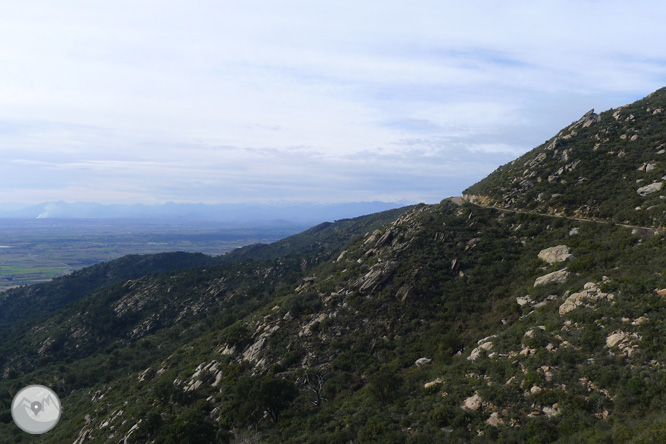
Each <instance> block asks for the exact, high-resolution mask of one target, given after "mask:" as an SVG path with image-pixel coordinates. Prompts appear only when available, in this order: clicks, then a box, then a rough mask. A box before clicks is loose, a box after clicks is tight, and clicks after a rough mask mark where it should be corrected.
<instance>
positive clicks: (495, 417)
mask: <svg viewBox="0 0 666 444" xmlns="http://www.w3.org/2000/svg"><path fill="white" fill-rule="evenodd" d="M486 424H488V425H489V426H491V427H498V426H501V425H502V424H504V420H503V419H502V418H500V416H499V413H497V412H493V413H491V414H490V417H489V418H488V419H486Z"/></svg>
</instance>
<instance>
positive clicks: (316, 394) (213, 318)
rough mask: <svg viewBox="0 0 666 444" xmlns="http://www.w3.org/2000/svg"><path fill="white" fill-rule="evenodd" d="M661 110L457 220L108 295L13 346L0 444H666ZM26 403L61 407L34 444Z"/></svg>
mask: <svg viewBox="0 0 666 444" xmlns="http://www.w3.org/2000/svg"><path fill="white" fill-rule="evenodd" d="M664 95H666V93H665V92H664V91H658V92H657V93H655V94H653V95H652V96H649V97H648V98H646V99H644V100H643V101H639V102H637V104H633V105H630V106H628V107H625V108H622V109H620V110H614V111H611V112H608V113H602V114H601V115H600V116H596V115H593V114H588V115H586V116H585V117H584V118H583V119H581V120H580V121H578V122H576V123H574V124H573V125H572V126H570V127H569V128H567V129H566V130H563V131H562V132H561V133H560V134H559V135H558V136H557V137H556V138H554V139H551V141H549V142H548V143H547V145H545V146H543V147H540V148H537V149H536V150H535V151H533V152H532V153H528V154H527V155H526V156H525V157H523V158H521V159H519V160H518V161H516V162H514V163H513V164H510V165H508V166H505V167H502V168H501V169H500V170H498V172H496V173H494V174H493V175H491V176H490V177H489V178H488V179H486V180H484V181H482V182H481V183H479V184H477V185H475V186H474V187H472V188H471V189H470V190H469V192H468V199H467V201H463V200H462V199H447V200H444V201H442V202H441V203H440V204H437V205H419V206H416V207H413V208H410V209H407V210H405V211H404V212H399V211H398V212H393V213H386V214H384V215H374V216H369V217H367V218H361V219H357V220H352V221H341V222H336V223H335V224H332V225H323V226H319V227H315V228H313V229H312V230H309V231H307V232H305V233H303V234H302V235H300V236H297V237H294V238H291V239H287V240H285V241H281V242H280V243H276V244H274V245H272V246H271V245H269V246H254V247H250V248H247V249H245V250H242V251H239V252H237V253H234V255H231V256H229V257H227V258H224V259H223V260H220V261H218V262H216V263H214V264H206V265H205V266H201V267H198V268H190V269H179V270H176V269H173V270H170V271H167V272H165V273H161V274H158V273H153V274H146V275H143V276H141V277H136V278H132V279H130V280H124V281H121V282H117V283H115V284H114V283H106V284H105V285H103V286H102V287H100V288H98V289H95V290H94V291H93V292H92V293H90V294H86V295H83V296H82V297H80V298H78V299H77V300H75V301H72V302H71V303H69V304H68V305H66V306H64V307H60V308H58V309H57V310H55V311H51V312H50V313H49V314H48V315H46V317H44V318H42V319H39V320H26V322H25V323H23V324H21V325H18V326H13V327H12V329H10V330H7V331H6V332H3V334H4V335H5V336H4V339H5V340H4V341H3V342H2V343H1V344H0V372H1V373H0V376H1V379H0V393H2V394H3V395H2V397H0V404H1V405H0V411H2V412H3V413H2V414H1V415H0V442H7V443H17V442H42V443H63V442H73V443H75V444H87V443H118V442H121V443H250V442H261V443H303V444H305V443H340V444H342V443H345V444H346V443H350V442H353V443H433V442H455V443H460V442H469V443H496V442H500V443H553V442H556V443H580V442H589V443H652V442H666V407H664V406H665V405H666V345H665V344H666V343H665V342H664V341H663V338H664V335H665V334H666V248H665V247H666V232H664V231H663V230H662V229H660V228H658V227H657V226H660V225H661V222H660V219H659V217H657V215H656V214H657V213H655V211H657V209H658V208H657V207H655V208H657V209H655V208H651V207H653V206H655V205H657V206H659V205H662V204H661V200H662V199H661V197H660V196H661V193H660V188H659V187H660V186H661V185H658V186H656V185H655V186H651V187H649V188H647V189H645V188H643V187H645V186H648V185H651V184H653V183H659V182H660V181H659V180H657V176H656V175H659V174H662V173H659V168H661V167H662V166H661V163H660V161H659V160H658V159H660V157H658V156H661V155H662V154H663V153H661V148H660V147H659V146H658V145H656V143H657V141H658V140H657V139H659V135H658V128H659V127H660V125H661V123H660V122H661V118H662V114H661V111H658V110H661V109H662V108H661V107H660V106H659V107H657V106H658V105H659V101H660V100H662V97H663V96H664ZM665 107H666V103H665ZM648 108H649V111H648ZM613 128H615V130H613ZM613 131H615V132H613ZM623 134H625V135H627V137H626V138H622V137H621V136H622V135H623ZM615 135H617V138H615ZM634 135H636V137H635V138H634ZM588 136H589V137H588ZM597 137H598V141H597V142H595V143H594V144H591V145H590V144H587V141H588V140H593V139H597ZM642 138H644V139H645V140H648V139H649V140H651V141H653V142H654V144H655V146H654V147H652V148H650V149H648V148H645V147H646V146H648V145H644V147H643V148H640V149H638V147H639V143H643V142H641V140H642ZM632 139H634V140H632ZM632 143H633V144H634V145H631V144H632ZM650 143H652V142H650ZM597 144H598V146H597ZM645 144H647V142H645ZM551 145H552V146H551ZM649 146H652V145H649ZM632 150H633V151H632ZM622 152H623V153H624V154H622V155H620V154H621V153H622ZM653 158H654V159H657V160H655V161H654V162H652V160H650V159H653ZM561 163H563V164H562V165H560V164H561ZM558 165H559V166H558ZM567 165H568V166H567ZM599 165H601V166H599ZM556 167H557V168H556ZM638 167H640V170H639V168H638ZM560 168H562V171H561V172H559V169H560ZM518 173H520V174H518ZM539 179H540V180H539ZM583 179H585V180H583ZM665 180H666V179H665ZM636 181H640V182H638V183H637V182H636ZM604 183H607V184H608V186H607V187H606V188H605V187H604V186H603V184H604ZM586 187H587V188H586ZM641 189H643V190H642V191H640V190H641ZM639 191H640V193H639ZM632 199H637V200H636V202H638V203H636V202H633V201H631V202H630V205H631V206H633V208H630V210H631V211H629V210H627V209H626V207H627V202H626V201H625V200H632ZM638 207H640V208H638ZM636 208H638V209H636ZM550 213H556V214H550ZM645 215H648V216H650V217H647V216H645ZM651 215H652V216H651ZM653 216H654V217H653ZM617 221H620V222H622V223H623V224H617V223H616V222H617ZM625 221H628V222H629V223H628V224H626V223H624V222H625ZM81 276H83V275H81ZM28 384H44V385H47V386H50V387H52V388H53V389H54V390H55V391H56V392H57V393H58V394H59V395H60V398H61V400H62V403H63V406H64V408H65V414H64V415H63V418H62V421H61V423H60V424H59V425H58V426H57V427H56V428H55V429H54V430H53V431H52V432H50V433H48V434H46V435H42V436H40V437H32V436H28V435H26V434H24V433H23V432H21V431H20V430H19V429H18V428H17V427H15V426H14V425H13V423H12V421H11V416H10V415H9V402H10V400H11V397H12V396H13V393H16V391H17V390H18V389H19V388H21V387H23V386H25V385H28Z"/></svg>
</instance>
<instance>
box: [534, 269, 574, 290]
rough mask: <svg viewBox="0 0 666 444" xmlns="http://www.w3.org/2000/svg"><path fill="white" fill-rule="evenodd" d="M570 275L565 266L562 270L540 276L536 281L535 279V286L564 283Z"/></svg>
mask: <svg viewBox="0 0 666 444" xmlns="http://www.w3.org/2000/svg"><path fill="white" fill-rule="evenodd" d="M568 277H569V272H568V271H567V269H566V268H564V269H562V270H557V271H553V272H552V273H548V274H546V275H544V276H541V277H538V278H537V279H536V281H534V286H535V287H538V286H539V285H546V284H562V283H564V282H565V281H566V280H567V278H568Z"/></svg>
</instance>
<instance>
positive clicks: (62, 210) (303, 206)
mask: <svg viewBox="0 0 666 444" xmlns="http://www.w3.org/2000/svg"><path fill="white" fill-rule="evenodd" d="M406 204H407V203H405V202H399V203H395V202H349V203H333V204H320V203H285V204H274V205H271V204H214V205H208V204H203V203H196V204H183V203H173V202H167V203H165V204H163V205H144V204H134V205H104V204H99V203H94V202H78V203H68V202H63V201H57V202H45V203H41V204H37V205H21V204H16V203H12V204H0V218H17V219H35V218H39V219H42V218H51V219H112V218H126V219H181V220H219V221H235V222H244V221H252V222H259V221H275V220H286V221H291V222H299V223H313V224H314V223H318V222H322V221H332V220H338V219H344V218H349V217H356V216H359V215H362V214H371V213H377V212H380V211H386V210H391V209H394V208H398V207H401V206H404V205H406Z"/></svg>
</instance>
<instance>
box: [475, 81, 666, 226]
mask: <svg viewBox="0 0 666 444" xmlns="http://www.w3.org/2000/svg"><path fill="white" fill-rule="evenodd" d="M665 175H666V88H665V89H660V90H658V91H656V92H654V93H652V94H650V95H648V96H647V97H645V98H644V99H642V100H639V101H637V102H635V103H632V104H630V105H625V106H622V107H620V108H617V109H611V110H608V111H605V112H602V113H600V114H595V113H594V112H593V111H590V112H588V113H586V114H585V115H584V116H583V117H582V118H581V119H579V120H578V121H576V122H574V123H572V124H571V125H570V126H568V127H567V128H565V129H563V130H562V131H560V132H559V133H558V134H557V135H555V137H553V138H551V139H549V140H547V141H546V142H545V143H544V144H543V145H540V146H539V147H537V148H535V149H534V150H532V151H530V152H529V153H527V154H525V155H524V156H521V157H519V158H518V159H516V160H514V161H513V162H510V163H509V164H507V165H504V166H501V167H500V168H498V169H497V170H496V171H495V172H493V173H492V174H491V175H489V176H488V177H487V178H485V179H484V180H482V181H481V182H479V183H477V184H476V185H473V186H472V187H470V188H468V189H467V190H465V191H464V193H465V195H467V197H468V198H469V199H471V200H473V201H474V202H476V203H482V204H485V205H493V206H498V207H502V208H512V209H523V210H531V211H535V212H538V213H550V214H566V215H577V216H582V217H588V218H601V219H604V220H612V221H614V222H620V223H626V224H633V225H644V226H662V225H664V223H665V222H666V200H665V199H666V193H664V192H662V191H661V190H662V185H663V182H664V180H665V179H664V176H665Z"/></svg>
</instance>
